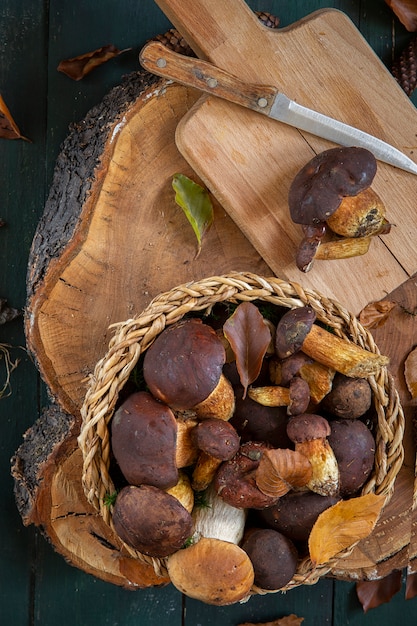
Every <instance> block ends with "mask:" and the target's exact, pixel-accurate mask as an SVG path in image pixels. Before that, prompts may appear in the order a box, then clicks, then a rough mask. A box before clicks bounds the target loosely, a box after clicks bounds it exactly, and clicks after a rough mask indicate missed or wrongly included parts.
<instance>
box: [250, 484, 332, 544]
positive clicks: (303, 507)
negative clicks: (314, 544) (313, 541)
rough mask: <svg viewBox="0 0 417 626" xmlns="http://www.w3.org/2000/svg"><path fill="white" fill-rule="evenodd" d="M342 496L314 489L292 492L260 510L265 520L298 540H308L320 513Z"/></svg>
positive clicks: (289, 536)
mask: <svg viewBox="0 0 417 626" xmlns="http://www.w3.org/2000/svg"><path fill="white" fill-rule="evenodd" d="M340 499H341V498H340V496H322V495H321V494H318V493H314V491H303V492H290V493H287V494H285V495H284V496H282V498H280V499H279V500H278V502H277V503H276V504H274V505H273V506H271V507H269V508H268V509H264V510H263V511H260V512H259V515H260V517H261V519H262V521H263V522H265V523H266V524H267V525H268V526H270V527H271V528H274V529H275V530H278V531H279V532H281V533H283V534H284V535H286V536H287V537H288V538H289V539H291V540H292V541H296V542H304V541H307V540H308V538H309V535H310V532H311V529H312V528H313V526H314V523H315V521H316V520H317V518H318V516H319V515H320V513H323V511H325V510H326V509H328V508H329V507H330V506H333V505H334V504H336V502H339V500H340Z"/></svg>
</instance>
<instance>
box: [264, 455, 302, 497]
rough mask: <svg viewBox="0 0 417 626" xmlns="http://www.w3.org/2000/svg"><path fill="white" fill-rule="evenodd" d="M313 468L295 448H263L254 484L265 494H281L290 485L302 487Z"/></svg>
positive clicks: (284, 492) (285, 491)
mask: <svg viewBox="0 0 417 626" xmlns="http://www.w3.org/2000/svg"><path fill="white" fill-rule="evenodd" d="M312 473H313V470H312V467H311V463H310V461H309V460H308V459H307V457H305V456H304V454H301V452H297V451H295V450H289V449H285V448H277V449H275V450H265V452H264V453H263V455H262V457H261V460H260V462H259V466H258V468H257V470H256V476H255V480H256V485H257V487H258V489H259V490H260V491H262V493H264V494H265V495H267V496H271V497H275V496H279V497H281V496H283V495H285V494H286V493H288V491H289V490H290V489H291V488H292V487H303V486H304V485H306V484H307V483H308V481H309V480H310V479H311V476H312Z"/></svg>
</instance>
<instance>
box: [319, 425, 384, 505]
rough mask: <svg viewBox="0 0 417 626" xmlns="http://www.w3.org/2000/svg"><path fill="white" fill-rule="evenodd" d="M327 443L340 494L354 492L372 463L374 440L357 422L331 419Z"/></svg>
mask: <svg viewBox="0 0 417 626" xmlns="http://www.w3.org/2000/svg"><path fill="white" fill-rule="evenodd" d="M330 427H331V433H330V435H329V436H328V440H329V443H330V445H331V447H332V450H333V452H334V455H335V457H336V459H337V463H338V467H339V472H340V495H342V496H343V497H349V496H352V495H353V494H355V493H357V492H358V491H359V489H360V488H361V487H362V486H363V485H364V484H365V482H366V481H367V480H368V478H369V476H370V474H371V472H372V468H373V466H374V462H375V449H376V444H375V439H374V436H373V435H372V433H371V431H370V430H369V428H368V427H367V426H366V424H364V423H363V422H361V421H360V420H358V419H354V420H348V419H342V420H332V421H331V423H330Z"/></svg>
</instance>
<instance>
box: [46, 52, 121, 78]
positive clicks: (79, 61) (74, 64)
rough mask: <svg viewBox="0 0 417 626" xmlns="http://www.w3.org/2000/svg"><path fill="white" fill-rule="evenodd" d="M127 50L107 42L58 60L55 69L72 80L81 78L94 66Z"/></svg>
mask: <svg viewBox="0 0 417 626" xmlns="http://www.w3.org/2000/svg"><path fill="white" fill-rule="evenodd" d="M127 50H130V48H126V49H125V50H119V49H118V48H116V46H114V45H113V44H109V45H108V46H103V47H102V48H98V49H97V50H93V51H92V52H86V53H85V54H82V55H80V56H77V57H73V58H71V59H65V60H64V61H61V62H60V64H59V65H58V68H57V69H58V72H62V73H63V74H66V76H69V78H72V80H81V79H82V78H84V76H86V75H87V74H89V73H90V72H91V71H92V70H93V69H94V68H95V67H98V66H99V65H102V64H103V63H106V61H109V60H110V59H113V58H114V57H117V56H119V55H120V54H122V53H123V52H126V51H127Z"/></svg>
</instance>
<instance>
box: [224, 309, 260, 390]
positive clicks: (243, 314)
mask: <svg viewBox="0 0 417 626" xmlns="http://www.w3.org/2000/svg"><path fill="white" fill-rule="evenodd" d="M223 332H224V335H225V337H226V339H227V340H228V342H229V344H230V347H231V348H232V350H233V352H234V354H235V357H236V367H237V371H238V373H239V378H240V382H241V383H242V386H243V388H244V397H245V396H246V390H247V388H248V386H249V385H250V384H251V383H253V381H254V380H256V379H257V378H258V376H259V373H260V371H261V367H262V362H263V358H264V356H265V354H266V351H267V349H268V346H269V344H270V342H271V331H270V330H269V328H268V326H267V324H266V323H265V320H264V318H263V316H262V315H261V313H260V312H259V310H258V308H257V307H256V306H255V305H254V304H252V302H242V303H241V304H239V306H238V307H237V308H236V310H235V312H234V313H233V315H231V316H230V317H229V319H227V320H226V322H225V323H224V326H223Z"/></svg>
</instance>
